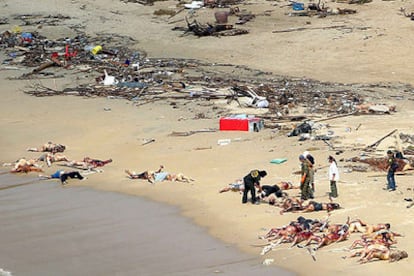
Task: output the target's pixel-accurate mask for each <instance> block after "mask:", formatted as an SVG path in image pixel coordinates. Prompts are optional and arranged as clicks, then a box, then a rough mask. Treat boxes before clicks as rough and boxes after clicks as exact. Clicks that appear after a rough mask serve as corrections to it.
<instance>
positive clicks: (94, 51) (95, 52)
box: [91, 45, 102, 55]
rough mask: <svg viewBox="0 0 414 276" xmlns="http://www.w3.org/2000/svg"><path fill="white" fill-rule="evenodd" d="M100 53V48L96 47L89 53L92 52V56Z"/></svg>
mask: <svg viewBox="0 0 414 276" xmlns="http://www.w3.org/2000/svg"><path fill="white" fill-rule="evenodd" d="M100 51H102V46H100V45H98V46H96V47H94V48H93V49H92V51H91V52H92V54H94V55H96V54H97V53H99V52H100Z"/></svg>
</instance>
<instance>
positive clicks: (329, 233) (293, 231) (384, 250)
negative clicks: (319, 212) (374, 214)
mask: <svg viewBox="0 0 414 276" xmlns="http://www.w3.org/2000/svg"><path fill="white" fill-rule="evenodd" d="M328 218H329V217H328ZM328 218H326V219H325V220H322V221H321V220H314V219H306V218H304V217H302V216H300V217H298V218H297V220H295V221H291V222H290V223H289V224H288V225H285V226H282V227H277V228H272V229H271V230H270V231H268V232H267V233H266V235H264V236H259V238H260V239H265V240H267V241H268V242H270V243H268V244H266V245H264V246H263V249H262V251H261V255H264V254H266V253H267V252H269V251H270V250H272V249H273V248H274V247H275V246H277V245H279V244H281V243H291V247H293V246H295V245H297V246H298V247H301V248H303V247H307V248H308V249H309V252H310V253H311V255H312V258H313V259H314V260H316V258H315V251H316V250H318V249H320V248H321V247H325V246H328V245H330V244H333V243H337V242H342V241H345V240H347V239H348V238H349V236H350V235H351V234H352V233H358V231H354V230H355V229H356V227H358V226H359V225H360V224H361V220H360V219H355V220H352V221H351V220H350V219H349V218H348V219H347V221H346V222H345V223H343V224H329V220H328ZM364 225H365V226H366V228H364V230H363V232H362V233H364V234H363V235H362V239H361V240H355V241H354V242H353V243H352V245H351V246H350V247H349V250H355V251H354V252H352V253H351V254H350V256H349V257H356V256H360V259H359V262H360V263H365V262H369V261H371V260H374V259H379V260H389V261H398V260H401V259H403V258H407V257H408V254H407V252H405V251H403V250H397V249H394V248H392V249H391V246H392V245H395V244H396V243H397V240H396V239H395V237H400V236H402V235H400V234H398V233H395V232H392V231H391V230H390V224H389V223H379V224H373V225H367V224H364ZM360 230H362V229H360ZM368 236H369V238H368ZM302 242H304V245H300V243H302ZM312 243H314V244H316V246H315V247H314V248H310V247H308V246H310V245H311V244H312ZM358 247H362V249H361V248H358ZM343 258H347V257H343Z"/></svg>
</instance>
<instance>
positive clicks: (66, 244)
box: [0, 174, 289, 275]
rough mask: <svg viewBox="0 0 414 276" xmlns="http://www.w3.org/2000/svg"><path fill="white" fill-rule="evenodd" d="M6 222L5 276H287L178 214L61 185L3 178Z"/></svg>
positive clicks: (1, 234)
mask: <svg viewBox="0 0 414 276" xmlns="http://www.w3.org/2000/svg"><path fill="white" fill-rule="evenodd" d="M73 181H77V180H73ZM0 221H1V227H0V244H1V249H2V250H0V268H2V269H4V270H7V271H11V272H12V274H13V275H163V274H168V275H212V274H224V275H252V274H256V273H258V274H259V275H270V274H272V275H275V274H276V275H289V273H288V272H285V271H283V270H281V269H278V268H276V267H268V266H264V265H262V264H261V260H260V258H259V257H256V256H251V255H247V254H243V253H240V252H239V251H237V250H236V249H234V248H232V247H231V246H230V245H226V244H224V243H222V242H220V241H218V240H216V239H214V238H212V237H210V236H209V235H208V234H207V233H206V232H205V230H204V229H203V228H201V227H198V226H196V225H194V224H192V223H191V221H190V220H189V219H187V218H184V217H182V216H180V215H179V212H178V209H177V208H174V207H171V206H168V205H163V204H159V203H155V202H152V201H148V200H146V199H142V198H140V197H135V196H128V195H124V194H117V193H112V192H103V191H96V190H92V189H89V188H86V187H73V186H72V187H71V186H66V187H62V186H61V185H60V183H59V182H58V181H55V180H47V181H38V180H37V179H35V178H32V177H30V176H15V175H11V174H0Z"/></svg>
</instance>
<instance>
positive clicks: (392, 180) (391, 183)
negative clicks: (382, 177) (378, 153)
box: [387, 172, 395, 190]
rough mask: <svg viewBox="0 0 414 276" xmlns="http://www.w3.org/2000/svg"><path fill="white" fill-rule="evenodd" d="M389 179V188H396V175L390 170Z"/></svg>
mask: <svg viewBox="0 0 414 276" xmlns="http://www.w3.org/2000/svg"><path fill="white" fill-rule="evenodd" d="M387 180H388V189H389V190H395V175H394V172H388V174H387Z"/></svg>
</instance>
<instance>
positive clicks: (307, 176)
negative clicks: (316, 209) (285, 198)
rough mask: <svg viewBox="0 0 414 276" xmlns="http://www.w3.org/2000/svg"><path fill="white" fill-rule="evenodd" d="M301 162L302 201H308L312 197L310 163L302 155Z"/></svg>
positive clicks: (300, 156)
mask: <svg viewBox="0 0 414 276" xmlns="http://www.w3.org/2000/svg"><path fill="white" fill-rule="evenodd" d="M299 161H300V162H301V163H302V164H301V178H300V191H301V199H302V200H307V199H309V198H310V197H311V187H310V184H311V180H312V174H311V168H310V166H311V165H310V161H309V160H308V159H306V157H305V156H304V155H303V154H301V155H299Z"/></svg>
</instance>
